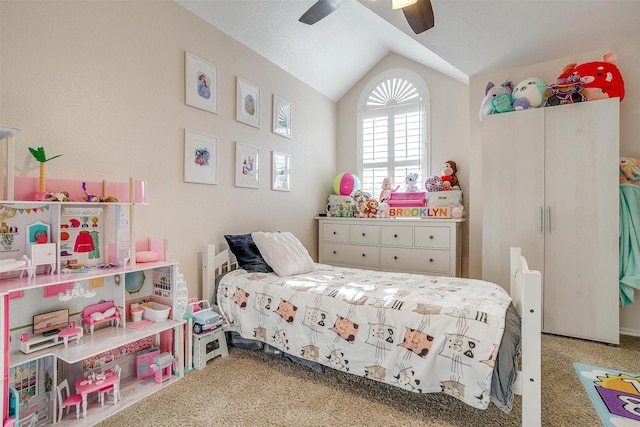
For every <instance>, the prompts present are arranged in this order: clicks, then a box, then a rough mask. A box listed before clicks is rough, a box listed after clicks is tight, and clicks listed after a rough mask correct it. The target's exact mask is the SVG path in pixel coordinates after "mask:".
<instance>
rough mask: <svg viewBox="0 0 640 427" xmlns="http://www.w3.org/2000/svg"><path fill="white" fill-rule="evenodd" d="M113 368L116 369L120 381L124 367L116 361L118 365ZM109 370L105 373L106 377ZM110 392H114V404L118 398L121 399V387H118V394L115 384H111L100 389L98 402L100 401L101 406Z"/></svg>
mask: <svg viewBox="0 0 640 427" xmlns="http://www.w3.org/2000/svg"><path fill="white" fill-rule="evenodd" d="M113 370H114V371H115V375H117V376H118V382H120V379H122V367H121V366H120V365H118V364H117V363H116V366H115V367H114V368H113ZM107 372H110V371H107ZM107 372H105V373H104V375H105V377H106V376H107ZM109 392H111V393H113V404H114V405H115V404H116V403H117V402H118V400H121V398H120V388H119V387H118V393H117V394H116V388H115V385H114V384H111V385H108V386H106V387H103V388H101V389H100V390H98V402H100V406H104V398H105V396H106V395H107V394H108V393H109Z"/></svg>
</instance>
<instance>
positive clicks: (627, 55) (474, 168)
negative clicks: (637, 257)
mask: <svg viewBox="0 0 640 427" xmlns="http://www.w3.org/2000/svg"><path fill="white" fill-rule="evenodd" d="M610 50H612V51H614V52H616V54H617V56H618V62H617V65H618V68H619V69H620V72H621V73H622V76H623V78H624V80H625V98H624V100H623V101H622V102H621V104H620V155H622V156H629V157H634V158H640V144H638V135H640V108H638V105H639V104H638V102H637V100H638V98H640V82H639V81H638V79H637V78H635V75H636V74H637V72H636V70H638V69H639V68H640V53H639V52H640V43H637V42H635V43H628V44H622V45H616V46H611V47H610ZM603 53H604V52H603V51H602V52H601V51H598V52H587V53H583V54H579V55H575V56H571V57H567V58H561V59H557V60H554V61H549V62H543V63H539V64H532V65H530V66H526V67H519V68H513V69H508V70H501V71H499V72H494V73H488V74H483V75H476V76H472V77H471V78H470V81H469V117H470V119H469V121H470V152H469V158H470V161H471V165H470V169H471V172H472V173H471V177H470V181H471V186H470V191H469V192H468V194H469V195H470V197H468V198H466V200H467V203H469V206H465V208H466V209H467V210H468V211H469V213H470V214H469V216H468V218H469V219H470V221H469V229H470V232H469V235H468V239H469V260H470V262H469V276H470V277H476V278H480V277H481V276H482V210H481V209H482V190H483V186H482V174H483V171H482V140H481V122H480V121H479V119H478V110H479V108H480V104H481V102H482V99H483V97H484V88H485V85H486V83H487V82H489V81H491V82H494V83H495V84H498V83H500V82H502V81H504V80H505V79H510V80H512V81H513V83H514V84H518V83H519V82H520V81H521V80H524V79H526V78H528V77H532V76H535V77H539V78H541V79H543V80H544V81H546V82H547V83H553V82H554V81H555V79H556V78H557V77H558V75H559V74H560V73H561V72H562V69H563V67H564V66H565V65H566V64H569V63H573V62H575V63H578V64H580V63H584V62H591V61H598V60H601V58H602V54H603ZM514 143H517V135H515V136H514ZM523 161H524V159H523ZM505 167H506V168H507V169H506V170H504V171H502V173H504V174H505V176H508V175H509V174H510V173H517V170H515V169H516V168H517V164H516V165H505ZM585 173H588V171H585ZM569 178H573V179H580V177H569ZM594 203H597V200H594ZM525 255H526V254H525ZM614 285H615V284H614ZM635 298H636V303H635V304H632V305H629V306H625V307H624V308H622V309H621V311H620V327H621V329H626V330H628V331H631V332H633V333H637V334H640V292H637V291H636V295H635ZM595 309H597V308H595Z"/></svg>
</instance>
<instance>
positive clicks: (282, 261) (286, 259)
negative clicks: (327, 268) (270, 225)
mask: <svg viewBox="0 0 640 427" xmlns="http://www.w3.org/2000/svg"><path fill="white" fill-rule="evenodd" d="M251 238H253V242H254V243H255V244H256V246H257V247H258V250H259V251H260V254H261V255H262V257H263V258H264V260H265V261H266V262H267V264H269V266H270V267H271V268H273V271H274V272H275V273H276V274H277V275H278V276H293V275H294V274H302V273H308V272H310V271H313V270H314V269H315V264H314V263H313V260H312V259H311V257H310V256H309V252H308V251H307V249H306V248H305V247H304V246H303V245H302V243H300V241H299V240H298V239H297V238H296V236H294V235H293V234H291V233H289V232H284V233H264V232H262V231H258V232H255V233H251Z"/></svg>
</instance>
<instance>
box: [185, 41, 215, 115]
mask: <svg viewBox="0 0 640 427" xmlns="http://www.w3.org/2000/svg"><path fill="white" fill-rule="evenodd" d="M184 82H185V88H184V91H185V103H186V104H187V105H189V106H191V107H195V108H199V109H201V110H205V111H209V112H211V113H215V114H218V67H216V66H215V65H213V64H211V63H210V62H207V61H205V60H204V59H202V58H200V57H199V56H196V55H194V54H192V53H189V52H185V58H184Z"/></svg>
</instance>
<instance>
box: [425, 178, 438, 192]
mask: <svg viewBox="0 0 640 427" xmlns="http://www.w3.org/2000/svg"><path fill="white" fill-rule="evenodd" d="M424 188H425V190H427V192H429V193H433V192H435V191H440V190H442V178H440V177H439V176H438V175H431V176H430V177H429V178H427V180H426V181H425V183H424Z"/></svg>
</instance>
